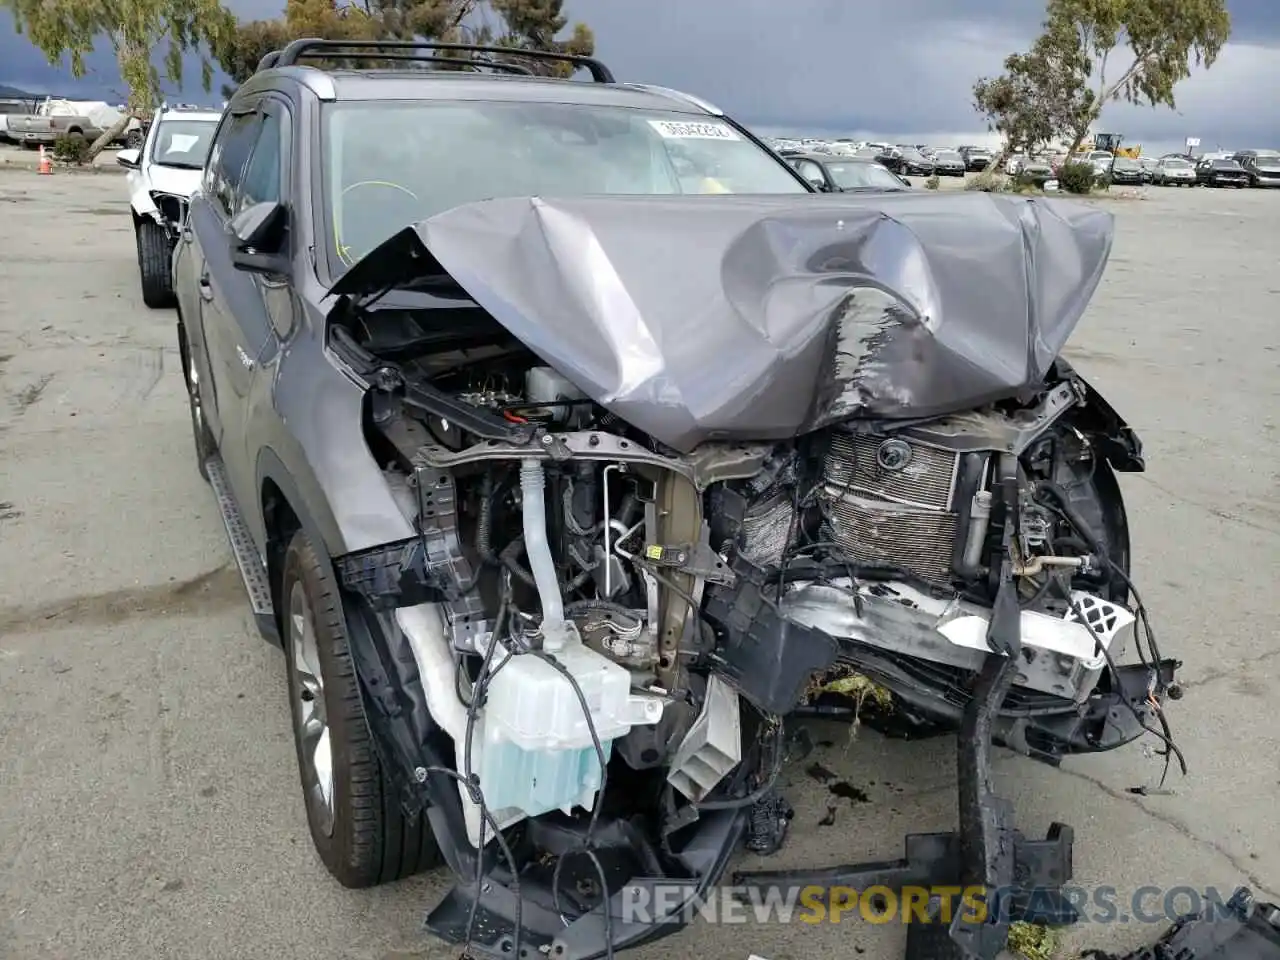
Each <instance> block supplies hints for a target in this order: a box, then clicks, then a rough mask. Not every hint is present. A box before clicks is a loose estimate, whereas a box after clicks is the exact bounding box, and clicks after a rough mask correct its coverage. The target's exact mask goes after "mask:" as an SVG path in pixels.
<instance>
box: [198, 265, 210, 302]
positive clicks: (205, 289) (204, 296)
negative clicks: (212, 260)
mask: <svg viewBox="0 0 1280 960" xmlns="http://www.w3.org/2000/svg"><path fill="white" fill-rule="evenodd" d="M199 284H200V299H201V300H212V299H213V287H212V286H211V285H210V284H209V271H208V270H206V271H204V273H202V274H200V280H199Z"/></svg>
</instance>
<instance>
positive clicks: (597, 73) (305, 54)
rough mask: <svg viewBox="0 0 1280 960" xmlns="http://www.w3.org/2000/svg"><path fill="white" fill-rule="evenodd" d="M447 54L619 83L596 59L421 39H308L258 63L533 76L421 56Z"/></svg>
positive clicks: (485, 64) (261, 66)
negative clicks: (338, 62) (464, 69)
mask: <svg viewBox="0 0 1280 960" xmlns="http://www.w3.org/2000/svg"><path fill="white" fill-rule="evenodd" d="M435 51H443V52H445V53H446V54H448V53H487V54H493V55H496V56H500V57H522V58H525V59H528V60H546V61H552V62H556V63H569V64H572V65H573V66H575V67H586V68H587V70H588V72H590V74H591V79H592V80H593V81H594V82H596V83H616V82H617V81H616V80H615V79H614V76H613V72H612V71H611V70H610V69H609V68H608V67H606V66H605V65H604V64H603V63H601V62H600V61H599V60H596V59H595V58H594V57H583V56H579V55H577V54H570V53H552V52H551V51H549V50H521V49H518V48H514V47H497V46H485V45H483V44H475V43H435V42H431V41H419V40H321V39H319V38H314V37H311V38H307V37H304V38H303V39H300V40H294V41H292V42H291V43H290V44H289V45H288V46H287V47H285V48H284V49H283V50H274V51H272V52H271V53H268V54H267V55H266V56H265V57H263V58H262V60H260V61H259V62H258V69H259V70H267V69H269V68H271V67H292V66H295V65H296V64H298V63H299V62H300V61H302V60H310V59H322V58H326V57H336V58H340V59H345V60H352V59H356V58H362V59H367V60H404V61H410V62H416V63H422V64H431V63H447V64H451V65H464V66H472V67H489V68H491V69H494V70H499V71H505V72H507V73H518V74H523V75H526V76H527V75H530V74H531V73H532V71H531V70H529V69H527V68H525V67H522V66H519V65H517V64H513V63H509V62H505V61H494V60H490V59H487V58H486V59H484V60H472V59H467V58H464V57H449V56H444V57H440V56H434V55H433V56H430V57H423V56H418V55H417V54H420V53H426V52H433V53H434V52H435Z"/></svg>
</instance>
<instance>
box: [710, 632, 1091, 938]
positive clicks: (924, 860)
mask: <svg viewBox="0 0 1280 960" xmlns="http://www.w3.org/2000/svg"><path fill="white" fill-rule="evenodd" d="M1015 666H1016V663H1015V658H1013V657H1006V656H999V655H993V656H990V657H988V658H987V661H986V664H985V666H984V667H983V669H982V671H981V672H980V673H979V674H978V677H977V683H976V685H975V688H974V691H973V694H974V695H973V699H972V700H971V701H970V702H969V705H968V707H967V708H966V710H965V713H964V718H963V720H962V723H961V727H960V731H959V734H958V736H957V738H956V742H957V757H956V761H957V772H958V785H957V787H958V790H957V792H958V800H959V814H960V818H959V822H960V829H959V831H958V832H956V833H926V834H911V835H908V836H907V838H906V851H905V852H906V856H905V857H904V858H903V859H901V860H893V861H880V862H869V863H860V864H850V865H847V866H837V867H829V868H826V869H822V870H786V871H763V872H749V873H739V874H737V875H735V877H734V883H735V884H736V885H740V886H746V887H757V888H759V887H772V886H781V887H797V886H817V887H823V888H826V889H827V890H828V891H829V890H830V889H831V888H833V887H849V888H852V889H855V890H866V889H867V888H869V887H872V886H883V887H887V888H889V889H891V890H898V891H901V890H903V889H904V888H906V887H925V888H938V887H951V888H960V889H962V890H968V891H971V890H972V888H974V887H980V888H981V889H982V891H983V893H982V895H981V896H980V898H979V899H980V900H981V901H982V902H983V904H984V905H985V911H978V912H974V911H972V910H971V909H969V907H968V906H967V905H966V904H965V903H964V899H963V898H962V896H961V895H960V894H955V895H951V896H950V902H949V903H948V904H945V905H944V904H943V902H942V897H941V895H931V896H930V898H929V901H928V904H927V908H926V912H927V914H928V917H929V919H928V922H921V921H920V920H919V919H918V918H917V919H915V920H914V922H912V923H910V924H909V925H908V927H907V950H906V956H907V960H951V958H956V960H963V958H978V960H994V958H995V956H996V955H997V954H998V953H999V952H1000V951H1001V950H1002V949H1004V947H1005V944H1006V942H1007V940H1008V936H1009V926H1010V924H1011V923H1013V922H1014V921H1015V920H1029V921H1033V922H1036V923H1042V924H1046V925H1049V926H1060V925H1066V924H1071V923H1075V922H1076V921H1077V920H1078V919H1079V914H1078V911H1077V910H1076V908H1075V907H1074V906H1073V905H1072V904H1071V903H1070V902H1069V900H1068V899H1067V898H1066V897H1064V896H1063V894H1062V887H1063V886H1064V885H1065V884H1066V883H1067V882H1069V881H1070V879H1071V874H1072V842H1073V840H1074V833H1073V831H1072V829H1071V828H1070V827H1069V826H1067V825H1066V824H1062V823H1055V824H1053V825H1052V826H1051V827H1050V828H1049V832H1048V834H1047V836H1046V837H1045V839H1044V840H1028V839H1027V838H1026V837H1024V836H1023V835H1022V834H1021V833H1020V832H1018V831H1017V830H1015V829H1014V825H1013V806H1012V804H1011V803H1010V802H1009V801H1008V800H1006V799H1004V798H1003V797H999V796H996V795H995V794H994V792H993V790H992V785H991V720H992V717H993V716H994V715H995V713H996V711H997V710H999V708H1000V705H1001V703H1002V702H1003V701H1004V696H1005V693H1006V692H1007V691H1008V689H1009V685H1010V683H1011V682H1012V678H1013V674H1014V669H1015ZM971 903H972V898H971V899H970V904H971ZM983 913H985V916H983V915H982V914H983ZM948 918H950V925H949V926H948V925H947V922H946V921H947V919H948Z"/></svg>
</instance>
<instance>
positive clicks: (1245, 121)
mask: <svg viewBox="0 0 1280 960" xmlns="http://www.w3.org/2000/svg"><path fill="white" fill-rule="evenodd" d="M230 5H231V6H232V8H233V9H235V10H236V11H237V12H239V13H241V14H242V15H248V16H251V17H253V16H271V15H274V13H275V12H276V11H278V10H279V9H280V7H281V4H280V3H279V2H278V0H232V2H231V4H230ZM1227 6H1228V8H1229V9H1230V11H1231V14H1232V20H1233V35H1232V42H1231V43H1230V44H1228V46H1227V47H1226V49H1225V50H1224V51H1223V52H1222V55H1221V56H1220V57H1219V59H1218V62H1217V63H1216V64H1215V65H1214V67H1213V69H1212V70H1210V71H1207V72H1198V73H1197V74H1196V75H1195V76H1193V77H1191V78H1190V79H1189V80H1186V81H1184V82H1183V83H1182V84H1181V85H1180V86H1179V87H1178V90H1177V97H1178V103H1179V110H1178V111H1177V112H1174V111H1171V110H1168V109H1161V110H1151V109H1139V108H1134V107H1131V106H1128V105H1113V106H1109V107H1108V108H1107V110H1106V112H1104V114H1103V119H1102V123H1101V124H1100V128H1101V129H1103V130H1111V131H1116V132H1120V133H1123V134H1124V135H1125V139H1126V141H1127V142H1129V143H1138V142H1141V143H1143V145H1144V148H1146V147H1147V145H1148V144H1151V145H1152V146H1155V147H1157V148H1160V149H1172V147H1173V146H1174V145H1176V144H1180V143H1181V142H1182V141H1183V139H1184V138H1185V137H1188V136H1196V137H1199V138H1201V141H1202V145H1203V147H1204V148H1207V149H1213V148H1214V147H1216V146H1218V145H1220V146H1221V147H1222V148H1224V149H1227V148H1233V149H1244V148H1248V147H1257V146H1280V0H1227ZM566 7H567V9H568V11H569V13H570V14H571V15H572V16H573V17H574V18H576V19H581V20H585V21H586V22H587V23H588V24H590V26H591V27H593V28H594V30H595V33H596V49H597V53H598V54H599V56H600V57H601V58H603V59H605V60H606V61H607V62H608V63H609V64H610V65H611V66H612V67H613V69H614V72H615V73H616V74H618V76H619V77H620V78H622V79H628V80H640V81H646V82H651V83H660V84H663V85H666V86H672V87H678V88H680V89H684V90H687V91H689V92H691V93H697V94H699V95H701V96H703V97H705V98H707V99H708V100H711V101H712V102H714V103H716V104H717V105H719V106H720V107H722V108H724V109H725V110H727V111H729V112H730V113H731V114H733V115H734V116H736V117H737V118H739V119H741V120H742V121H744V122H746V123H748V124H750V125H752V126H753V127H755V128H757V129H759V130H761V131H762V132H766V133H768V132H782V131H794V132H797V133H800V132H814V133H832V134H838V135H845V136H848V135H863V136H876V137H886V138H895V139H903V140H910V141H912V142H926V141H929V140H936V141H939V142H949V141H955V140H958V139H972V138H973V135H974V134H976V133H978V132H979V131H981V130H982V124H981V122H980V121H979V120H978V118H977V117H976V115H975V114H974V111H973V108H972V104H971V96H970V89H971V87H972V84H973V81H974V80H975V79H976V78H977V77H979V76H981V75H983V74H992V73H997V72H998V71H999V69H1000V62H1001V60H1002V59H1003V58H1004V57H1005V56H1006V55H1007V54H1008V53H1010V52H1012V51H1014V50H1018V49H1023V48H1025V47H1026V46H1027V45H1028V43H1029V42H1030V41H1031V39H1032V38H1034V36H1035V34H1036V33H1037V31H1038V27H1039V24H1040V20H1041V19H1042V17H1043V12H1044V7H1043V3H1042V2H1040V0H890V2H886V3H856V4H855V3H849V2H847V0H786V2H780V0H696V2H689V0H568V2H567V3H566ZM0 16H3V15H0ZM97 66H98V67H99V69H97V70H95V72H94V75H93V76H92V77H89V78H86V80H85V81H84V82H83V86H82V87H76V86H74V85H72V86H71V87H70V88H69V89H71V90H77V89H83V90H84V91H85V93H86V94H87V95H99V96H107V93H106V91H107V90H110V89H116V90H118V89H119V82H118V79H117V78H116V77H115V76H114V72H113V71H112V70H111V69H110V67H111V64H110V60H109V58H103V59H102V60H100V61H99V63H98V64H97ZM67 80H68V74H67V72H66V71H65V70H61V71H60V70H58V69H56V68H52V67H49V66H48V65H46V64H45V63H44V60H43V57H41V56H40V55H39V54H38V53H36V52H34V51H32V50H31V49H30V48H29V46H28V45H27V44H26V41H25V39H24V38H21V37H16V36H12V35H10V33H9V30H8V29H7V28H5V27H3V26H0V83H7V84H12V85H14V86H19V87H25V88H28V89H41V90H49V89H68V83H67ZM216 89H217V84H216V83H215V91H216ZM183 97H184V99H207V97H205V96H204V95H203V94H202V93H201V91H200V90H199V81H198V71H195V70H193V71H192V72H191V76H190V77H189V79H188V82H187V85H186V90H185V91H183ZM111 99H114V97H111Z"/></svg>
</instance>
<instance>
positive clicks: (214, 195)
mask: <svg viewBox="0 0 1280 960" xmlns="http://www.w3.org/2000/svg"><path fill="white" fill-rule="evenodd" d="M260 120H261V114H257V113H243V114H238V115H235V116H231V117H228V118H227V121H226V122H225V123H224V124H223V125H222V128H221V129H220V130H219V131H218V135H217V137H216V138H215V139H214V141H213V147H212V149H211V150H210V152H209V172H208V175H207V185H208V186H207V193H208V195H209V197H210V199H212V200H213V202H214V203H216V204H217V205H218V207H219V209H221V211H222V213H223V214H224V215H227V216H230V214H231V212H232V211H233V210H234V209H235V198H236V194H237V192H238V190H239V187H240V181H241V179H242V178H243V175H244V169H245V165H246V163H247V162H248V160H249V153H250V151H252V149H253V141H254V136H255V135H256V134H257V131H258V123H259V121H260Z"/></svg>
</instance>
